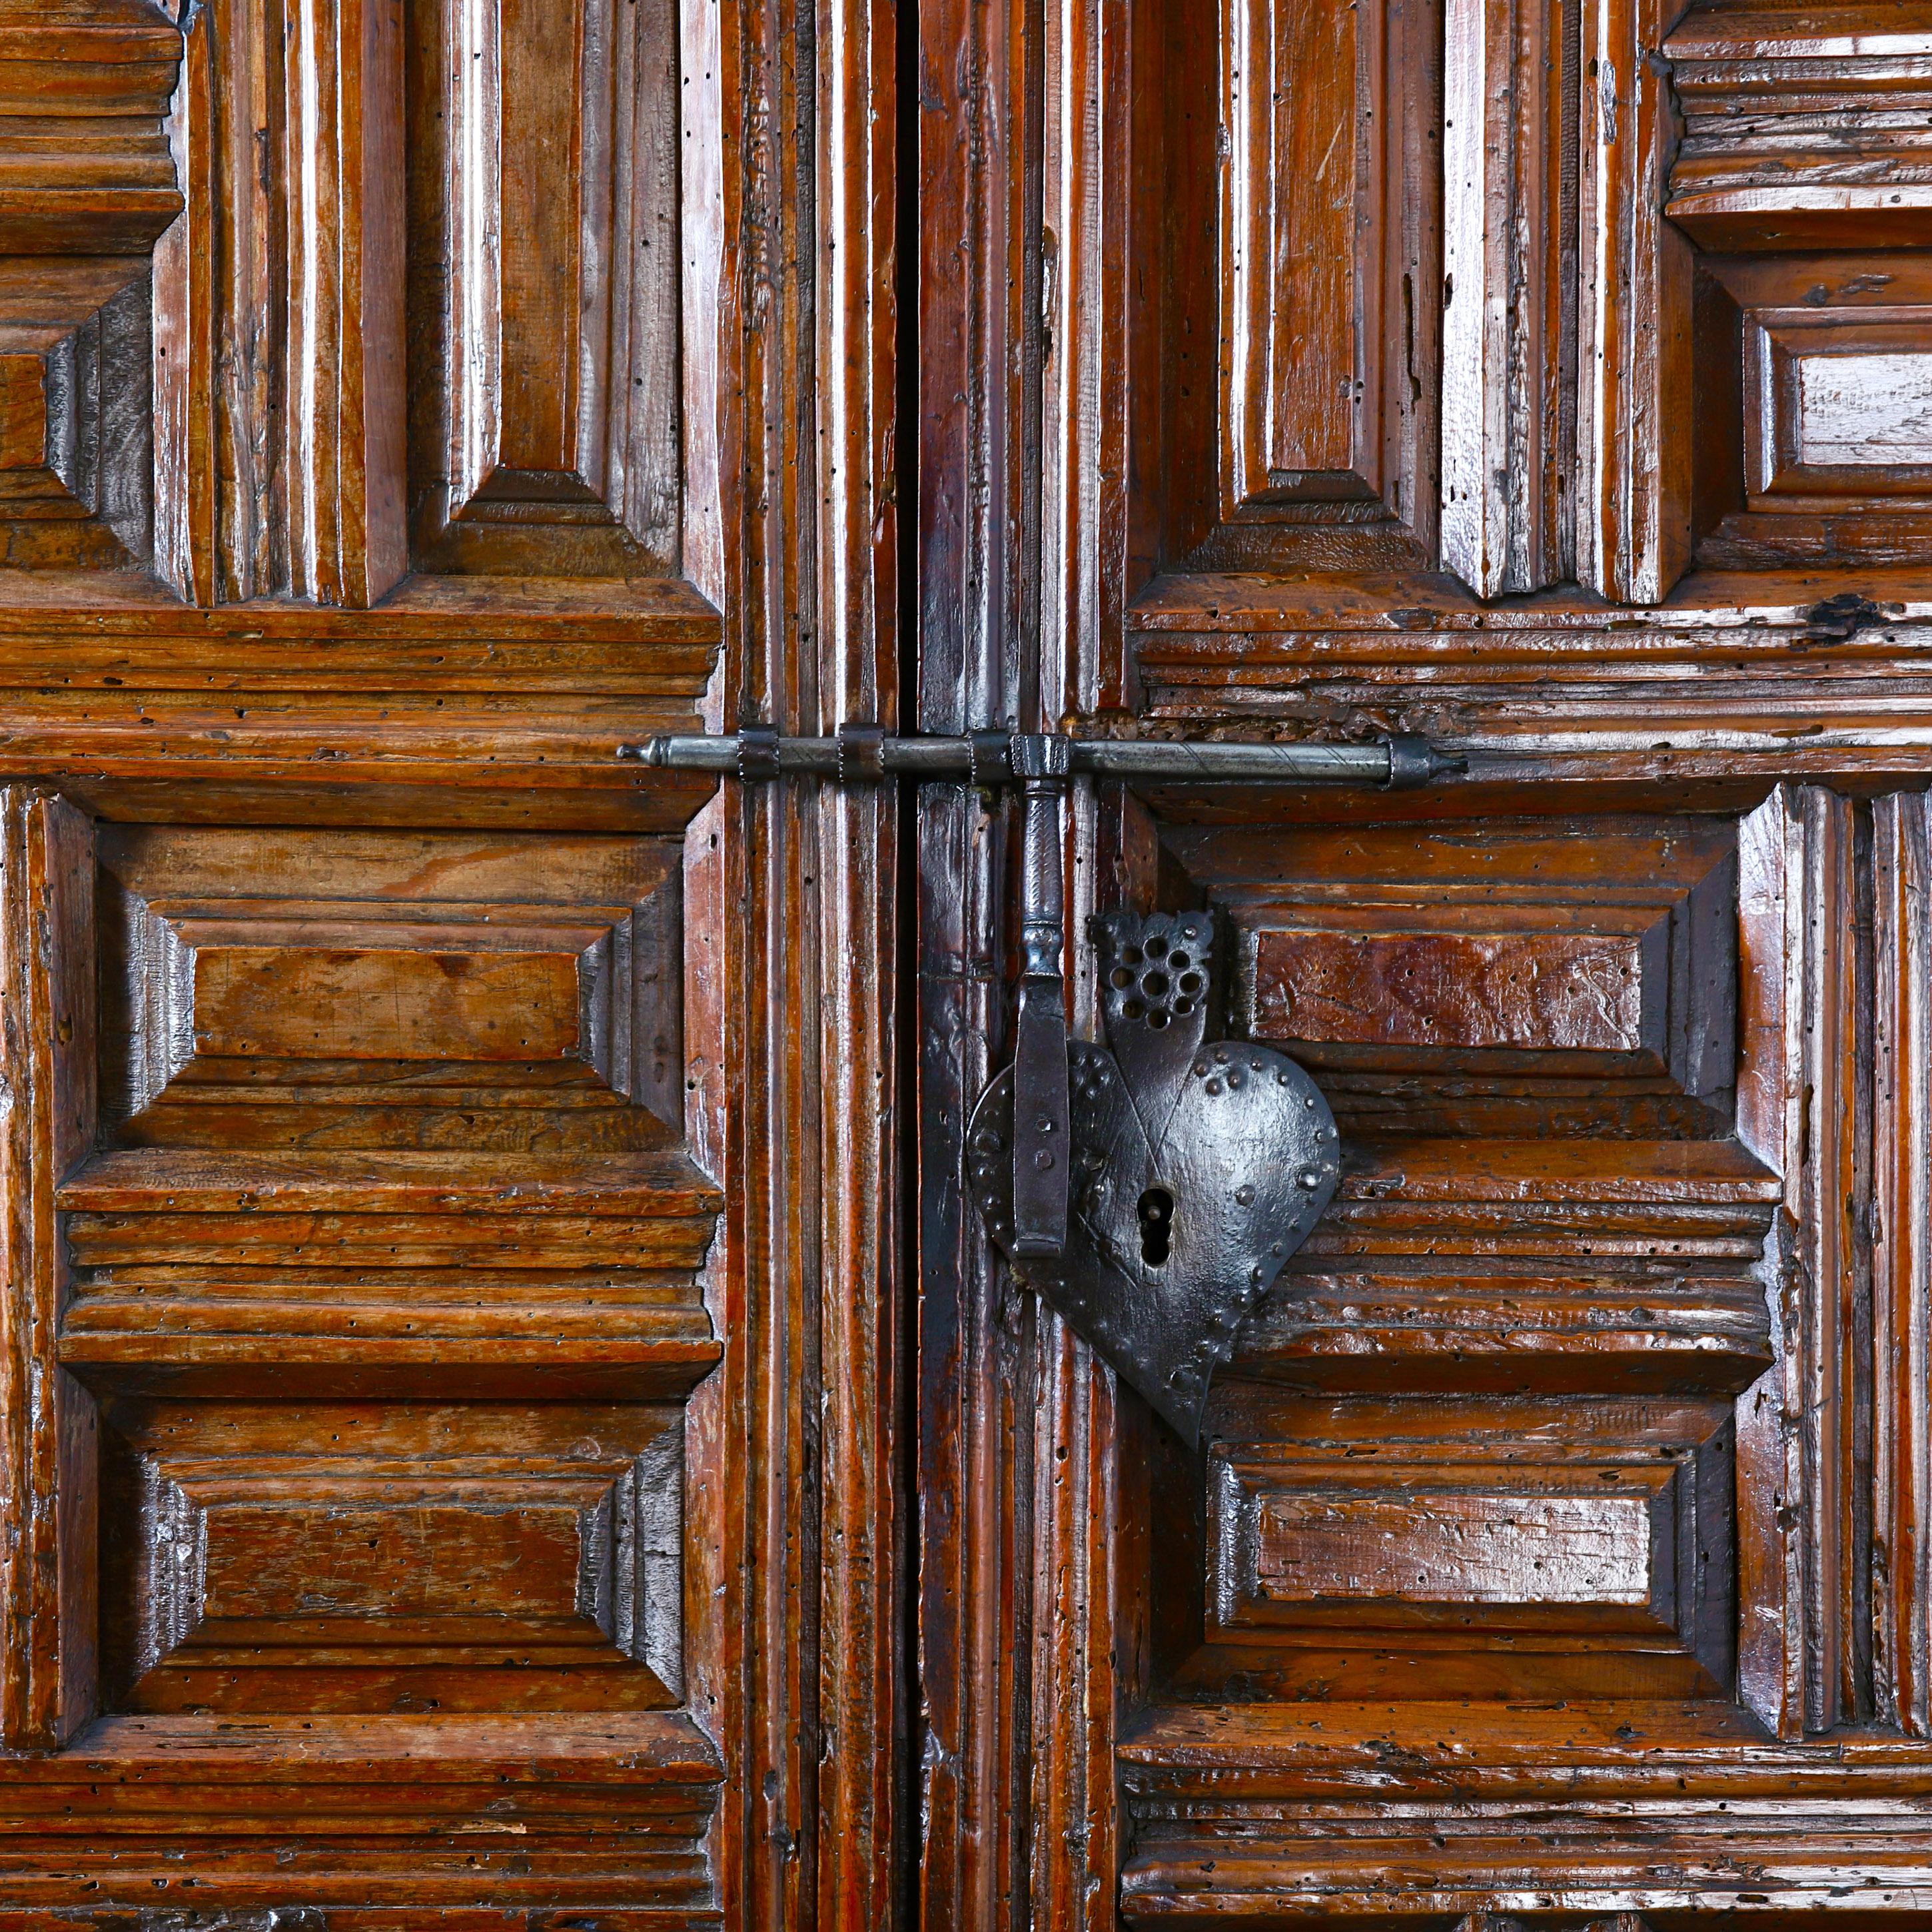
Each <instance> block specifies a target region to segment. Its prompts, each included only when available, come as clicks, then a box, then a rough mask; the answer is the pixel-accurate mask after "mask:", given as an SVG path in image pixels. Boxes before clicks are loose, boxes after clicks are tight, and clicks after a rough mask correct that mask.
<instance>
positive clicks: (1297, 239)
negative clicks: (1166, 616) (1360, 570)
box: [1171, 0, 1442, 568]
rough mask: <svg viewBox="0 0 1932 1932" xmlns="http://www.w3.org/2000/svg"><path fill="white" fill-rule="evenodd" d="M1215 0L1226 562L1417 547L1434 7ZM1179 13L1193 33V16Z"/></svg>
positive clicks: (1428, 524) (1205, 104)
mask: <svg viewBox="0 0 1932 1932" xmlns="http://www.w3.org/2000/svg"><path fill="white" fill-rule="evenodd" d="M1221 13H1222V31H1223V45H1224V48H1225V56H1224V58H1223V60H1222V61H1221V62H1220V64H1219V67H1220V71H1219V74H1218V76H1217V79H1216V84H1217V90H1218V97H1219V98H1218V99H1214V100H1212V101H1210V100H1205V99H1204V100H1203V101H1202V102H1201V104H1200V110H1199V111H1200V112H1201V113H1202V114H1203V115H1204V117H1205V118H1206V121H1207V124H1208V125H1216V124H1218V125H1219V126H1220V128H1221V129H1222V130H1223V132H1222V134H1221V136H1220V139H1221V141H1222V142H1223V151H1222V153H1221V154H1220V157H1219V160H1220V166H1219V167H1218V169H1217V173H1218V175H1219V176H1220V190H1221V196H1222V199H1221V205H1220V210H1219V222H1218V226H1219V229H1220V234H1221V236H1222V238H1223V239H1222V244H1221V251H1220V258H1219V261H1218V263H1217V267H1218V270H1219V287H1218V290H1217V297H1218V305H1219V307H1220V312H1221V327H1220V338H1221V356H1220V365H1221V367H1220V398H1221V404H1222V408H1221V420H1222V422H1223V425H1224V434H1223V441H1222V449H1221V455H1220V471H1221V475H1220V491H1219V498H1220V500H1219V503H1218V506H1217V522H1218V523H1219V524H1220V526H1221V527H1220V532H1219V533H1218V535H1217V538H1215V539H1214V543H1215V544H1217V546H1218V547H1220V549H1222V550H1224V551H1225V552H1226V553H1227V559H1228V560H1227V561H1226V562H1223V564H1222V565H1219V566H1217V567H1232V568H1238V567H1242V566H1241V565H1240V564H1239V563H1238V562H1235V561H1233V559H1235V557H1236V556H1239V557H1241V558H1244V559H1249V560H1250V561H1249V563H1248V565H1247V567H1259V562H1256V559H1262V558H1264V557H1265V558H1268V559H1277V560H1280V561H1283V562H1286V561H1291V560H1299V561H1314V560H1316V559H1322V561H1323V564H1324V566H1325V567H1328V568H1333V567H1334V566H1335V564H1336V562H1337V560H1338V559H1347V558H1366V557H1368V556H1379V557H1380V558H1381V559H1383V560H1385V561H1386V560H1388V559H1391V558H1400V559H1406V560H1409V561H1415V560H1417V559H1420V558H1421V556H1423V555H1424V552H1425V550H1427V547H1430V546H1431V545H1433V526H1434V517H1435V511H1436V505H1435V491H1434V490H1433V487H1431V484H1430V471H1431V470H1432V469H1433V428H1434V426H1433V408H1432V406H1431V401H1430V398H1427V396H1426V395H1425V394H1424V388H1423V386H1421V385H1419V384H1418V383H1415V381H1414V380H1412V377H1413V375H1414V373H1415V371H1416V370H1417V369H1418V368H1427V367H1429V366H1430V364H1431V362H1433V356H1434V344H1435V337H1436V327H1437V324H1436V315H1437V314H1438V311H1439V308H1440V302H1439V299H1438V296H1437V291H1436V274H1435V263H1434V260H1433V257H1434V236H1433V224H1430V223H1425V222H1423V221H1421V220H1419V219H1418V211H1419V210H1420V208H1421V207H1422V206H1423V205H1424V203H1425V202H1426V201H1427V200H1428V199H1432V198H1433V196H1434V194H1435V193H1437V192H1438V191H1439V190H1438V187H1437V182H1436V178H1435V177H1436V175H1437V172H1438V170H1439V165H1440V163H1439V154H1438V153H1437V151H1436V148H1437V143H1436V139H1435V136H1434V134H1433V129H1432V128H1431V127H1430V123H1431V122H1432V121H1433V119H1434V118H1435V113H1436V89H1437V88H1438V86H1439V80H1438V78H1437V72H1436V69H1437V62H1438V61H1439V51H1438V49H1439V42H1440V35H1441V31H1442V29H1441V26H1440V23H1439V20H1437V19H1436V17H1434V10H1433V7H1429V6H1427V5H1423V4H1421V0H1417V4H1413V5H1409V6H1407V7H1354V6H1349V5H1343V4H1340V0H1313V4H1307V5H1286V4H1279V0H1222V7H1221ZM1171 31H1176V32H1177V33H1184V34H1187V35H1188V37H1189V38H1190V40H1193V41H1194V42H1195V43H1196V44H1199V43H1200V37H1199V28H1198V25H1190V26H1184V27H1178V28H1175V29H1173V30H1171ZM1173 58H1176V59H1177V60H1179V59H1181V58H1183V56H1182V55H1181V54H1180V52H1179V51H1178V48H1177V49H1175V52H1174V54H1173ZM1201 65H1202V66H1204V67H1205V65H1207V64H1206V63H1205V62H1203V63H1202V64H1201ZM1311 74H1320V75H1322V77H1323V80H1322V85H1320V86H1309V85H1307V84H1306V81H1307V77H1308V76H1310V75H1311ZM1202 78H1203V79H1204V80H1205V79H1206V76H1205V74H1204V75H1203V77H1202ZM1204 259H1205V251H1204Z"/></svg>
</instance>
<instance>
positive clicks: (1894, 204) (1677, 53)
mask: <svg viewBox="0 0 1932 1932" xmlns="http://www.w3.org/2000/svg"><path fill="white" fill-rule="evenodd" d="M1664 52H1665V53H1666V54H1667V56H1668V57H1669V58H1670V62H1671V64H1672V68H1673V74H1674V76H1675V84H1676V89H1677V91H1678V93H1679V98H1680V99H1681V101H1682V105H1683V113H1684V118H1685V139H1684V141H1683V143H1682V146H1681V148H1679V152H1678V154H1677V156H1676V160H1675V162H1674V164H1673V166H1672V169H1671V173H1670V202H1669V209H1670V217H1671V219H1672V220H1673V221H1675V222H1676V223H1678V224H1679V226H1681V227H1682V228H1683V229H1685V230H1686V231H1687V232H1688V233H1690V234H1691V235H1692V236H1694V237H1695V238H1696V239H1697V241H1698V242H1699V243H1700V245H1703V246H1704V247H1706V248H1721V249H1736V250H1740V251H1742V250H1754V249H1802V248H1820V247H1823V248H1856V247H1860V246H1863V245H1876V246H1879V247H1888V246H1899V245H1909V244H1912V243H1913V242H1922V241H1923V240H1924V237H1925V236H1926V233H1927V219H1928V214H1932V199H1928V196H1927V182H1926V167H1925V138H1924V119H1923V114H1922V109H1921V104H1922V103H1923V102H1924V101H1925V100H1927V98H1932V34H1927V31H1925V28H1924V23H1923V22H1922V21H1921V20H1918V18H1917V17H1916V16H1915V15H1914V14H1912V13H1910V12H1909V10H1901V11H1900V12H1897V13H1887V12H1885V11H1884V10H1877V9H1871V8H1860V7H1843V8H1840V9H1836V10H1834V11H1833V12H1832V13H1830V14H1829V15H1826V16H1823V17H1820V18H1818V19H1816V20H1813V19H1809V18H1807V17H1804V16H1802V15H1799V14H1792V13H1781V12H1779V11H1778V10H1775V9H1769V8H1761V7H1745V8H1739V9H1737V10H1732V9H1730V8H1724V7H1709V8H1696V9H1694V10H1692V11H1691V13H1690V14H1689V15H1688V16H1687V17H1686V18H1685V19H1684V20H1682V21H1681V22H1680V23H1678V24H1677V26H1676V27H1675V28H1673V31H1672V32H1671V34H1670V38H1669V39H1668V40H1667V41H1666V42H1665V43H1664Z"/></svg>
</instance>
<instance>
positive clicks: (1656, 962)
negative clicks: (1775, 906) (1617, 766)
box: [1166, 821, 1737, 1139]
mask: <svg viewBox="0 0 1932 1932" xmlns="http://www.w3.org/2000/svg"><path fill="white" fill-rule="evenodd" d="M1166 843H1167V844H1168V846H1169V849H1170V850H1172V852H1173V853H1175V856H1176V857H1177V858H1178V859H1180V861H1181V864H1182V865H1184V868H1186V871H1187V874H1188V875H1189V877H1190V878H1191V879H1192V880H1193V884H1194V889H1196V890H1198V891H1199V892H1203V893H1205V894H1206V895H1208V897H1209V898H1211V900H1212V901H1214V902H1216V903H1218V904H1225V905H1226V907H1228V910H1229V918H1230V919H1231V922H1232V925H1233V926H1234V928H1235V945H1234V949H1233V950H1234V957H1235V971H1234V975H1233V979H1234V985H1233V988H1232V998H1231V1002H1230V1005H1231V1012H1232V1018H1233V1021H1234V1024H1235V1029H1236V1031H1239V1032H1244V1033H1246V1034H1249V1035H1250V1037H1253V1038H1256V1039H1258V1040H1266V1041H1268V1042H1269V1043H1271V1044H1273V1045H1276V1046H1280V1047H1281V1048H1282V1049H1283V1051H1284V1052H1287V1053H1289V1054H1290V1055H1292V1056H1293V1057H1295V1058H1297V1059H1299V1060H1301V1061H1303V1062H1304V1064H1307V1066H1309V1067H1310V1068H1311V1069H1313V1070H1316V1073H1317V1075H1318V1077H1319V1079H1322V1082H1323V1085H1324V1087H1325V1091H1327V1092H1328V1096H1329V1098H1330V1101H1331V1105H1332V1106H1334V1109H1335V1111H1336V1114H1337V1119H1338V1121H1340V1124H1341V1125H1342V1127H1343V1132H1344V1133H1349V1132H1350V1131H1354V1132H1356V1133H1373V1134H1388V1133H1403V1134H1411V1133H1414V1134H1430V1135H1433V1134H1452V1135H1453V1134H1467V1133H1477V1134H1483V1135H1496V1136H1507V1137H1511V1138H1515V1137H1519V1136H1521V1137H1525V1138H1534V1137H1536V1136H1544V1135H1548V1134H1551V1133H1556V1134H1560V1135H1565V1136H1574V1135H1578V1134H1595V1133H1604V1132H1605V1131H1610V1132H1612V1133H1622V1134H1624V1135H1627V1136H1637V1137H1640V1138H1645V1139H1649V1138H1652V1137H1657V1138H1663V1137H1674V1136H1680V1135H1688V1136H1700V1137H1701V1136H1705V1135H1708V1134H1709V1133H1712V1132H1713V1131H1714V1130H1715V1131H1719V1132H1721V1131H1723V1130H1724V1126H1725V1124H1726V1121H1727V1109H1728V1104H1729V1103H1728V1098H1727V1096H1728V1093H1729V1090H1730V1087H1731V1085H1732V1084H1733V1079H1734V1067H1733V1062H1734V1058H1735V1054H1736V1045H1735V1040H1736V1025H1735V1019H1734V1009H1735V1007H1736V971H1737V968H1736V950H1737V941H1736V863H1735V859H1734V857H1733V852H1732V840H1731V838H1730V834H1729V832H1728V831H1727V829H1725V828H1724V827H1723V826H1712V825H1710V824H1705V825H1697V824H1694V823H1685V824H1683V825H1682V826H1673V825H1671V824H1670V823H1667V822H1658V821H1650V822H1649V823H1645V822H1640V821H1626V822H1623V823H1617V824H1613V825H1610V826H1601V827H1597V826H1593V827H1592V832H1591V835H1590V837H1589V838H1588V839H1579V838H1574V837H1571V836H1568V835H1565V834H1563V833H1561V832H1559V833H1556V834H1555V835H1553V833H1552V831H1551V829H1550V828H1549V827H1548V826H1533V825H1529V824H1523V825H1518V826H1511V825H1507V824H1496V825H1490V826H1480V827H1475V826H1472V827H1469V828H1463V829H1454V830H1450V829H1421V828H1407V827H1402V826H1388V827H1382V828H1373V829H1361V830H1356V831H1351V832H1334V831H1324V830H1321V829H1313V828H1311V829H1307V830H1303V831H1298V832H1295V833H1294V834H1292V836H1289V837H1271V838H1262V837H1256V836H1255V835H1252V834H1249V833H1246V832H1238V831H1232V830H1230V831H1227V832H1196V831H1193V830H1183V829H1180V828H1174V829H1172V830H1170V831H1169V832H1168V833H1167V834H1166Z"/></svg>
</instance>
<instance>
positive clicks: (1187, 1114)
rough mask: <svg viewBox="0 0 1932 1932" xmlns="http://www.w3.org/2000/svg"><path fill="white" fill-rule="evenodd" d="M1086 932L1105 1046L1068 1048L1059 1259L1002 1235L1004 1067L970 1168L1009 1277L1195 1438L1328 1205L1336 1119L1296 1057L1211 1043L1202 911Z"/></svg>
mask: <svg viewBox="0 0 1932 1932" xmlns="http://www.w3.org/2000/svg"><path fill="white" fill-rule="evenodd" d="M1092 936H1093V938H1094V942H1095V944H1096V945H1097V947H1098V948H1099V950H1100V968H1101V979H1102V985H1103V1018H1104V1022H1105V1025H1106V1036H1107V1044H1106V1046H1098V1045H1096V1044H1094V1043H1091V1042H1088V1041H1084V1040H1079V1041H1075V1042H1073V1043H1071V1044H1070V1046H1069V1047H1068V1049H1067V1058H1068V1082H1069V1100H1070V1106H1069V1109H1068V1123H1067V1143H1068V1145H1067V1151H1066V1158H1067V1163H1068V1170H1069V1171H1068V1184H1069V1205H1070V1213H1069V1215H1068V1218H1067V1235H1066V1239H1065V1241H1064V1245H1063V1246H1062V1247H1061V1252H1060V1253H1058V1255H1055V1256H1047V1257H1041V1256H1032V1255H1027V1254H1024V1253H1020V1252H1019V1251H1018V1244H1016V1241H1015V1239H1014V1223H1015V1214H1014V1202H1013V1148H1014V1124H1015V1109H1016V1105H1017V1106H1019V1107H1021V1108H1025V1106H1027V1105H1028V1098H1027V1096H1026V1095H1025V1094H1024V1093H1022V1094H1019V1096H1018V1097H1017V1100H1016V1091H1015V1073H1014V1070H1013V1068H1011V1067H1009V1068H1007V1070H1006V1071H1005V1072H1004V1073H1001V1074H1000V1075H999V1076H998V1077H997V1078H996V1079H995V1080H994V1081H993V1082H992V1085H990V1086H989V1088H987V1089H986V1092H985V1094H983V1095H982V1096H981V1097H980V1103H979V1105H978V1106H977V1107H976V1108H975V1109H974V1113H973V1118H972V1122H971V1127H970V1128H969V1130H968V1136H967V1163H968V1176H969V1179H970V1181H971V1187H972V1191H973V1195H974V1199H975V1201H976V1202H977V1204H978V1205H979V1208H980V1212H981V1214H983V1217H985V1220H986V1226H987V1230H988V1232H989V1234H990V1235H992V1239H993V1241H994V1242H995V1245H996V1246H998V1247H999V1249H1000V1250H1001V1252H1002V1253H1004V1255H1005V1256H1006V1257H1007V1260H1008V1261H1009V1262H1010V1263H1011V1264H1012V1265H1013V1271H1014V1273H1015V1274H1016V1276H1017V1277H1019V1279H1020V1280H1022V1282H1024V1283H1025V1284H1026V1285H1027V1286H1028V1287H1030V1288H1031V1289H1034V1290H1035V1291H1036V1292H1038V1293H1039V1294H1040V1295H1043V1296H1045V1297H1046V1299H1047V1301H1049V1302H1050V1303H1052V1305H1053V1306H1054V1307H1055V1308H1056V1309H1058V1310H1059V1311H1060V1313H1061V1314H1062V1315H1064V1316H1065V1317H1066V1319H1067V1321H1068V1322H1070V1323H1071V1324H1072V1325H1073V1327H1074V1328H1076V1330H1077V1331H1079V1333H1080V1334H1082V1335H1083V1336H1085V1337H1086V1338H1087V1340H1088V1341H1089V1342H1091V1343H1092V1344H1093V1346H1094V1347H1095V1348H1096V1349H1098V1350H1099V1352H1100V1353H1101V1354H1102V1355H1103V1356H1105V1357H1106V1359H1107V1360H1108V1361H1109V1362H1110V1363H1111V1364H1112V1365H1113V1367H1114V1368H1115V1370H1116V1371H1117V1372H1118V1373H1119V1374H1120V1376H1121V1377H1122V1378H1123V1379H1124V1380H1125V1381H1126V1382H1128V1383H1129V1384H1130V1385H1132V1386H1133V1388H1136V1389H1137V1390H1139V1392H1140V1393H1141V1394H1142V1395H1143V1396H1145V1397H1146V1398H1147V1400H1148V1402H1149V1403H1151V1405H1152V1406H1153V1407H1154V1409H1155V1410H1156V1412H1157V1413H1159V1414H1160V1415H1162V1416H1163V1417H1165V1418H1166V1420H1167V1421H1169V1423H1171V1424H1172V1425H1173V1427H1175V1430H1177V1431H1178V1432H1179V1433H1180V1435H1181V1437H1182V1438H1183V1439H1184V1440H1185V1441H1187V1442H1189V1443H1190V1444H1191V1443H1193V1442H1196V1441H1198V1440H1199V1436H1200V1433H1201V1426H1202V1418H1203V1416H1204V1415H1205V1411H1206V1408H1207V1403H1208V1388H1209V1385H1210V1384H1211V1381H1212V1379H1213V1377H1214V1371H1215V1370H1216V1369H1217V1368H1218V1367H1220V1365H1221V1364H1223V1363H1224V1362H1226V1361H1227V1360H1228V1359H1229V1358H1230V1357H1231V1356H1232V1354H1233V1353H1234V1349H1235V1338H1236V1337H1237V1335H1238V1333H1239V1331H1240V1329H1241V1324H1242V1322H1243V1321H1244V1319H1246V1318H1247V1316H1248V1314H1249V1313H1250V1312H1251V1311H1252V1310H1253V1308H1254V1307H1255V1304H1256V1303H1257V1302H1258V1301H1260V1299H1261V1298H1262V1296H1264V1295H1266V1294H1267V1292H1268V1289H1270V1288H1271V1286H1273V1285H1274V1280H1275V1277H1277V1275H1278V1274H1280V1271H1281V1269H1282V1267H1283V1264H1284V1263H1285V1262H1286V1261H1287V1259H1288V1258H1289V1256H1291V1255H1292V1254H1293V1253H1295V1250H1296V1249H1298V1247H1301V1244H1302V1243H1303V1242H1304V1241H1306V1240H1307V1238H1308V1235H1309V1232H1310V1230H1311V1229H1313V1227H1314V1226H1315V1224H1316V1222H1317V1221H1318V1220H1319V1219H1320V1218H1321V1216H1322V1211H1323V1210H1324V1209H1325V1208H1327V1206H1328V1203H1329V1202H1330V1200H1331V1199H1332V1198H1333V1196H1334V1192H1335V1186H1336V1182H1337V1179H1338V1178H1339V1176H1340V1148H1339V1145H1338V1143H1337V1135H1336V1131H1335V1121H1334V1116H1333V1115H1331V1113H1330V1112H1329V1110H1328V1103H1327V1102H1326V1101H1325V1100H1324V1099H1323V1098H1322V1095H1321V1094H1320V1093H1319V1091H1317V1089H1316V1085H1315V1083H1314V1082H1313V1081H1312V1080H1310V1079H1309V1077H1308V1076H1307V1074H1306V1073H1304V1072H1303V1071H1302V1070H1301V1068H1300V1067H1298V1066H1296V1065H1295V1063H1294V1062H1293V1061H1291V1060H1289V1059H1287V1058H1284V1057H1283V1055H1280V1054H1279V1053H1277V1052H1274V1051H1273V1050H1272V1049H1270V1048H1268V1047H1264V1046H1255V1045H1253V1043H1250V1042H1247V1041H1240V1040H1218V1041H1214V1042H1210V1041H1209V1040H1208V1037H1207V1036H1208V1031H1209V1028H1210V1023H1211V1018H1212V1016H1214V1014H1215V1013H1217V1011H1218V1010H1219V1009H1218V1004H1217V993H1218V991H1219V981H1220V973H1219V971H1218V970H1217V969H1218V965H1219V954H1220V950H1221V948H1220V945H1219V944H1217V935H1216V932H1215V926H1214V916H1213V915H1212V914H1211V913H1208V912H1205V911H1198V912H1181V913H1156V914H1154V915H1153V916H1151V917H1147V918H1140V917H1136V916H1134V915H1133V914H1132V913H1106V914H1103V915H1102V916H1100V917H1099V918H1097V919H1095V920H1094V922H1093V926H1092ZM1044 1157H1045V1158H1047V1159H1049V1160H1051V1159H1057V1158H1058V1156H1055V1155H1053V1154H1052V1153H1051V1152H1050V1151H1049V1152H1047V1153H1046V1154H1045V1155H1044Z"/></svg>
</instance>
